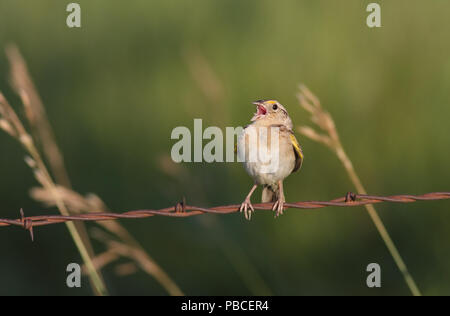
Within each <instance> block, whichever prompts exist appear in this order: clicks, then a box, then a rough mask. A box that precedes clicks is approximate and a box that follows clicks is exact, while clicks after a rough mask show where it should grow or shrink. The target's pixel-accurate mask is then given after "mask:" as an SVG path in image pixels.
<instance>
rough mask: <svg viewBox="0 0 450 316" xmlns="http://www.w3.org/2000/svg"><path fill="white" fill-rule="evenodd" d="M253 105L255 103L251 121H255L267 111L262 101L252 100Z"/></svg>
mask: <svg viewBox="0 0 450 316" xmlns="http://www.w3.org/2000/svg"><path fill="white" fill-rule="evenodd" d="M253 104H254V105H256V113H255V115H253V117H252V122H253V121H256V120H257V119H260V118H262V117H263V116H264V115H266V113H267V109H266V107H265V106H264V103H263V102H261V101H255V102H253Z"/></svg>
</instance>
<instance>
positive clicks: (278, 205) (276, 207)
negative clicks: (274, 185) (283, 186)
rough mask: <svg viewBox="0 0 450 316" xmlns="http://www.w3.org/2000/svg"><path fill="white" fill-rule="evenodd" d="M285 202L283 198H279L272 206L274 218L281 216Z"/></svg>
mask: <svg viewBox="0 0 450 316" xmlns="http://www.w3.org/2000/svg"><path fill="white" fill-rule="evenodd" d="M285 202H286V201H285V200H284V198H282V197H280V198H279V199H278V200H277V201H276V202H275V203H274V204H273V207H272V211H277V212H276V213H275V217H278V216H280V215H283V210H284V203H285Z"/></svg>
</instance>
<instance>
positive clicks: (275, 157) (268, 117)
mask: <svg viewBox="0 0 450 316" xmlns="http://www.w3.org/2000/svg"><path fill="white" fill-rule="evenodd" d="M253 104H254V105H256V113H255V114H254V116H253V118H252V119H251V122H252V123H250V124H249V125H247V126H246V127H245V128H244V129H243V132H242V133H241V134H240V136H239V137H238V142H237V150H238V155H239V154H241V155H242V156H241V157H242V160H241V161H242V162H243V165H244V168H245V170H246V171H247V173H248V174H249V175H250V176H251V177H252V178H253V181H254V185H253V187H252V188H251V190H250V192H249V194H248V195H247V196H246V197H245V200H244V202H242V204H241V206H240V208H239V211H240V212H241V213H242V211H243V212H244V214H245V218H246V219H248V220H250V219H251V215H252V212H254V208H253V206H252V204H251V201H250V198H251V196H252V194H253V192H254V191H255V190H256V188H257V187H258V185H262V187H263V190H262V199H261V200H262V203H268V202H273V203H274V204H273V207H272V210H273V211H276V213H275V216H276V217H278V216H279V215H281V214H283V209H284V203H285V202H286V199H285V196H284V192H283V180H284V179H285V178H286V177H287V176H289V175H290V174H291V173H294V172H296V171H297V170H299V169H300V167H301V165H302V162H303V151H302V148H301V146H300V144H299V143H298V141H297V139H296V138H295V136H294V133H293V131H292V128H293V125H292V120H291V118H290V117H289V114H288V112H287V111H286V109H285V108H284V106H282V105H281V104H280V103H279V102H278V101H276V100H258V101H255V102H253ZM263 136H264V137H263ZM252 154H253V156H252ZM261 154H262V155H265V156H266V157H265V158H266V159H260V158H261ZM252 158H253V159H252ZM274 162H275V163H274Z"/></svg>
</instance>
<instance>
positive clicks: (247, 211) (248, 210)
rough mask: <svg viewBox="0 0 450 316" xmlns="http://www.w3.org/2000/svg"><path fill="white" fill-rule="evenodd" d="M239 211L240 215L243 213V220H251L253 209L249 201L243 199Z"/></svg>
mask: <svg viewBox="0 0 450 316" xmlns="http://www.w3.org/2000/svg"><path fill="white" fill-rule="evenodd" d="M239 211H240V212H241V213H242V211H244V215H245V219H247V220H250V219H251V218H252V213H253V212H254V211H255V209H254V208H253V205H252V203H251V202H250V199H245V201H244V202H242V204H241V207H240V208H239Z"/></svg>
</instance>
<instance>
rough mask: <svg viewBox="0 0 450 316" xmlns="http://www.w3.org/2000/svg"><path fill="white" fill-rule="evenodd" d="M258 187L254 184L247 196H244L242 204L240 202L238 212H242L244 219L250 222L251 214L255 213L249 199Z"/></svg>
mask: <svg viewBox="0 0 450 316" xmlns="http://www.w3.org/2000/svg"><path fill="white" fill-rule="evenodd" d="M257 187H258V185H257V184H254V185H253V187H252V189H251V190H250V192H249V193H248V195H247V196H246V198H245V200H244V202H242V204H241V207H240V208H239V211H240V212H241V213H242V211H244V214H245V218H246V219H248V220H250V218H251V217H252V212H254V211H255V209H254V208H253V205H252V203H251V202H250V197H251V196H252V194H253V192H255V190H256V188H257Z"/></svg>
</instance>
